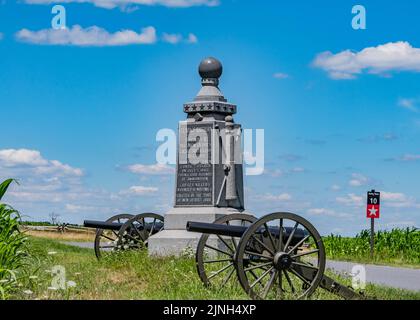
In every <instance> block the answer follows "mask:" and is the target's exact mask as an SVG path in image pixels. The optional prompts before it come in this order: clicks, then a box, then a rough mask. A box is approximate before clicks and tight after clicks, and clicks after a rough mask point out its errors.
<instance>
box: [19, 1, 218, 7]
mask: <svg viewBox="0 0 420 320" xmlns="http://www.w3.org/2000/svg"><path fill="white" fill-rule="evenodd" d="M24 1H25V3H27V4H52V3H91V4H93V5H95V6H97V7H101V8H104V9H113V8H116V7H120V8H122V9H126V8H127V7H128V8H129V7H132V6H136V5H145V6H158V5H159V6H165V7H174V8H188V7H193V6H208V7H213V6H217V5H219V3H220V2H219V0H24Z"/></svg>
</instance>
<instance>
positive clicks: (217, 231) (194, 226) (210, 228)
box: [186, 221, 308, 245]
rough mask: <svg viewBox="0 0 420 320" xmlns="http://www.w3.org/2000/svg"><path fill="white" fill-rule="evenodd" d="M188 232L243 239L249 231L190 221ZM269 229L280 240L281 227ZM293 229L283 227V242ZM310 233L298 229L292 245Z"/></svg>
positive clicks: (263, 230)
mask: <svg viewBox="0 0 420 320" xmlns="http://www.w3.org/2000/svg"><path fill="white" fill-rule="evenodd" d="M186 228H187V231H190V232H200V233H206V234H213V235H219V236H228V237H238V238H240V237H242V235H243V234H244V233H245V231H246V230H247V229H248V227H246V226H234V225H226V224H216V223H204V222H194V221H188V222H187V227H186ZM268 229H269V230H270V233H271V234H272V235H273V236H274V237H276V238H278V237H279V234H280V232H279V230H280V229H279V227H271V226H269V227H268ZM292 230H293V228H292V227H283V239H284V240H283V241H284V242H285V241H286V240H287V238H288V237H289V235H290V233H291V232H292ZM266 232H267V230H266V229H265V228H261V229H260V230H259V231H258V233H262V234H264V233H266ZM306 235H308V232H307V231H306V230H304V229H299V228H298V229H296V231H295V234H294V235H293V239H292V241H291V244H292V245H293V244H296V243H298V242H299V241H300V240H302V239H303V238H304V237H305V236H306Z"/></svg>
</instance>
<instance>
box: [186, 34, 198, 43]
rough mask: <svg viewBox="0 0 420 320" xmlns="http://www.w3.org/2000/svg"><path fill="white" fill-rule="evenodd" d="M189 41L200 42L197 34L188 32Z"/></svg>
mask: <svg viewBox="0 0 420 320" xmlns="http://www.w3.org/2000/svg"><path fill="white" fill-rule="evenodd" d="M187 42H188V43H197V42H198V38H197V36H196V35H195V34H193V33H190V34H188V38H187Z"/></svg>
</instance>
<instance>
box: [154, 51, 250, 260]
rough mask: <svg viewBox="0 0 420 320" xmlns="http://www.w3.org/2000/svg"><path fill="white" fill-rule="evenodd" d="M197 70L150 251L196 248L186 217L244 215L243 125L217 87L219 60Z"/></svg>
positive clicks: (211, 218) (160, 252)
mask: <svg viewBox="0 0 420 320" xmlns="http://www.w3.org/2000/svg"><path fill="white" fill-rule="evenodd" d="M199 73H200V76H201V78H202V80H201V84H202V88H201V90H200V91H199V93H198V95H197V96H196V97H195V99H194V101H192V102H189V103H186V104H184V112H185V113H187V114H188V116H187V119H185V120H182V121H180V122H179V136H178V152H177V169H176V190H175V204H174V208H173V209H171V210H169V211H168V212H167V213H166V215H165V222H164V230H162V231H161V232H159V233H157V234H155V235H153V236H151V237H150V238H149V241H148V250H149V254H150V255H158V256H168V255H179V254H181V253H182V252H183V251H184V250H185V249H187V248H192V249H194V250H195V248H196V246H197V242H198V240H199V238H200V236H201V234H199V233H192V232H188V231H187V230H186V224H187V222H188V221H194V222H205V223H212V222H214V221H215V220H216V219H218V218H220V217H222V216H225V215H229V214H234V213H245V212H244V190H243V170H242V151H241V126H240V125H239V124H236V123H234V121H233V117H232V115H233V114H235V113H236V105H233V104H231V103H228V101H227V100H226V99H225V97H224V96H223V94H222V93H221V91H220V90H219V88H218V84H219V77H220V76H221V75H222V65H221V64H220V62H219V61H218V60H216V59H214V58H207V59H205V60H203V61H202V62H201V64H200V67H199ZM215 241H217V240H215Z"/></svg>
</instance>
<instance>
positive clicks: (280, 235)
mask: <svg viewBox="0 0 420 320" xmlns="http://www.w3.org/2000/svg"><path fill="white" fill-rule="evenodd" d="M282 250H283V219H280V226H279V251H282ZM280 277H281V272H280Z"/></svg>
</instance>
